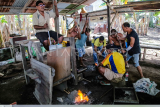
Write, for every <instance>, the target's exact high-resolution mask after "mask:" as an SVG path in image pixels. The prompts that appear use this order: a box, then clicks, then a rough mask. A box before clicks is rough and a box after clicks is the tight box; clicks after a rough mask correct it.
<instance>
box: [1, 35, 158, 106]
mask: <svg viewBox="0 0 160 107" xmlns="http://www.w3.org/2000/svg"><path fill="white" fill-rule="evenodd" d="M150 37H151V36H148V38H150ZM141 38H146V37H145V36H144V37H143V36H140V39H141ZM158 38H159V37H158ZM155 39H156V40H157V38H155ZM87 51H88V53H87V55H86V56H85V58H86V59H87V61H85V64H86V65H87V68H88V70H86V71H84V72H83V76H84V78H86V79H88V80H90V81H91V83H89V82H87V81H81V82H79V84H78V85H77V86H74V85H72V80H69V81H68V90H69V91H70V92H71V91H74V90H81V91H82V92H83V93H87V92H88V91H91V92H92V93H91V94H90V95H89V98H91V99H93V101H94V102H93V103H92V104H100V105H102V104H104V105H107V104H113V103H114V102H113V98H114V97H113V89H112V90H111V91H110V92H108V93H107V94H106V95H105V96H104V97H102V98H101V99H100V97H101V95H103V94H104V93H105V92H106V91H107V90H109V89H111V88H112V87H113V86H112V85H110V86H102V85H100V84H99V81H98V80H97V79H96V76H97V75H98V72H97V70H96V68H95V67H94V66H93V64H94V61H93V58H92V56H91V48H88V50H87ZM151 51H152V50H151ZM156 52H157V53H158V52H159V51H156ZM159 59H160V56H156V55H153V54H152V55H148V57H147V58H146V60H145V61H140V65H141V67H142V70H143V73H144V76H145V77H146V78H150V80H151V81H155V83H157V87H156V88H157V89H160V81H159V78H160V72H159V71H160V60H159ZM77 65H79V64H78V62H77ZM129 66H130V67H129V69H126V70H127V72H128V73H129V81H128V82H126V87H133V85H132V84H133V83H135V82H136V81H137V80H138V79H140V76H139V74H138V72H137V70H136V68H135V67H134V66H133V63H132V61H130V62H129ZM78 69H80V67H79V66H78ZM0 73H3V74H4V76H3V77H0V104H11V103H13V102H17V104H18V105H34V104H39V102H38V101H37V100H36V98H35V97H34V95H33V92H34V86H35V83H34V81H31V83H30V84H29V85H26V82H25V78H24V73H23V66H22V63H13V64H9V65H5V66H2V67H0ZM137 95H138V99H139V104H160V102H159V99H160V93H158V94H157V95H156V96H151V95H148V94H145V93H137ZM64 96H67V94H66V93H65V92H62V91H60V90H58V89H55V88H53V101H52V104H53V105H57V104H60V105H61V104H62V103H60V102H59V101H58V100H57V97H64ZM97 99H99V101H97ZM66 104H67V103H66Z"/></svg>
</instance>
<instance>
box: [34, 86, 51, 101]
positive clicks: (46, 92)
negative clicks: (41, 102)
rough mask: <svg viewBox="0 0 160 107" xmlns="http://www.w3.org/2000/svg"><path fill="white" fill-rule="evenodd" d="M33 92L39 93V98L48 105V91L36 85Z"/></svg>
mask: <svg viewBox="0 0 160 107" xmlns="http://www.w3.org/2000/svg"><path fill="white" fill-rule="evenodd" d="M35 90H37V91H38V92H39V96H41V97H43V98H44V99H45V101H46V102H45V103H46V104H49V100H50V98H49V89H47V88H46V87H43V86H42V85H41V84H37V85H36V88H35Z"/></svg>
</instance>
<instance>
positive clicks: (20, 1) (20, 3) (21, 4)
mask: <svg viewBox="0 0 160 107" xmlns="http://www.w3.org/2000/svg"><path fill="white" fill-rule="evenodd" d="M27 1H28V0H16V1H15V2H14V3H13V5H12V7H22V8H23V7H24V5H25V4H26V3H27ZM22 8H19V9H10V11H9V12H10V13H16V14H18V13H21V10H22Z"/></svg>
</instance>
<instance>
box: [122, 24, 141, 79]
mask: <svg viewBox="0 0 160 107" xmlns="http://www.w3.org/2000/svg"><path fill="white" fill-rule="evenodd" d="M122 29H123V31H124V32H127V36H126V38H127V44H128V48H127V49H126V50H122V53H125V52H128V54H127V59H126V64H127V63H128V61H129V60H130V59H131V58H132V57H133V62H134V66H135V67H136V68H137V70H138V72H139V74H140V76H141V78H143V77H144V76H143V72H142V68H141V66H140V65H139V54H140V45H139V38H138V34H137V33H136V32H135V31H134V29H132V28H130V24H129V23H128V22H125V23H123V25H122ZM126 38H120V39H122V40H123V39H126Z"/></svg>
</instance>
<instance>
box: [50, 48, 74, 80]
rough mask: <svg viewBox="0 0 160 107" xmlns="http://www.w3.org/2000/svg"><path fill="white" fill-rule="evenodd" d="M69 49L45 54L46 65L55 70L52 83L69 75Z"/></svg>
mask: <svg viewBox="0 0 160 107" xmlns="http://www.w3.org/2000/svg"><path fill="white" fill-rule="evenodd" d="M70 53H71V47H66V48H61V49H56V50H53V51H50V52H49V53H47V65H49V66H51V67H53V68H54V69H55V77H54V82H56V81H58V80H60V79H62V78H65V77H67V76H69V75H70V74H71V65H70V57H71V56H70Z"/></svg>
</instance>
